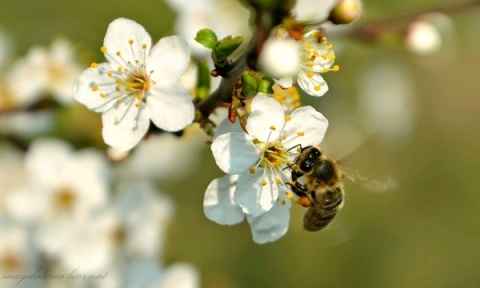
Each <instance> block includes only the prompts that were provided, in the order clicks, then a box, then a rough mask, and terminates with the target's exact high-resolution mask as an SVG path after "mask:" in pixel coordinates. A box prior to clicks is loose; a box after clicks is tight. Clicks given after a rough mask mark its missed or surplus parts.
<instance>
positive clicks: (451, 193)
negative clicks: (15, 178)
mask: <svg viewBox="0 0 480 288" xmlns="http://www.w3.org/2000/svg"><path fill="white" fill-rule="evenodd" d="M457 2H459V0H457V1H434V0H428V1H420V2H419V1H414V0H408V1H400V2H399V1H395V2H391V1H380V0H376V1H364V8H365V17H364V18H363V19H362V21H360V22H359V23H357V24H356V25H361V23H363V22H367V21H372V20H375V19H380V18H385V17H388V16H391V15H396V14H398V13H403V12H406V11H415V10H419V9H423V8H428V7H436V6H438V5H441V4H443V3H457ZM392 3H394V5H393V4H392ZM479 15H480V10H471V11H466V12H464V13H458V14H455V15H453V16H452V21H453V23H454V34H453V37H450V38H449V39H448V41H447V43H446V46H447V47H446V48H442V49H441V50H440V51H439V52H438V53H436V54H434V55H430V56H425V57H419V56H415V55H412V54H410V53H408V52H406V51H405V49H403V47H398V45H395V44H392V43H391V42H388V41H387V42H385V43H365V42H360V41H356V40H351V39H342V38H335V37H332V38H329V40H330V41H331V42H333V43H334V44H335V43H336V41H338V43H339V47H340V49H339V50H336V54H337V60H336V63H337V64H339V65H340V66H341V70H340V71H339V72H337V73H335V74H328V75H327V76H326V77H325V78H326V79H327V81H328V83H329V86H330V89H331V90H330V92H329V93H328V94H327V95H326V96H325V97H323V98H321V99H312V98H306V97H304V99H305V100H306V101H305V103H307V104H311V105H314V106H315V107H316V108H317V109H318V110H319V111H320V112H322V113H324V114H325V115H326V117H327V118H328V119H329V120H330V126H329V131H328V132H327V135H326V139H325V141H324V145H325V147H328V149H329V150H328V151H331V152H330V154H332V155H333V156H334V157H337V158H341V157H342V156H344V155H345V154H348V151H349V150H352V149H354V147H353V146H355V145H353V144H356V145H361V143H365V141H367V142H366V143H367V145H362V146H361V149H359V154H361V155H360V156H359V157H358V159H355V163H354V164H355V165H358V166H359V167H362V169H366V170H368V171H370V170H372V171H380V173H379V175H380V177H383V176H384V174H388V175H393V176H394V177H395V179H396V182H397V187H396V188H395V189H391V190H388V191H385V192H382V193H375V192H372V191H370V190H369V189H367V188H366V187H365V186H364V185H363V184H362V183H361V182H351V181H348V180H346V181H345V186H346V193H347V195H346V204H345V206H344V208H343V210H342V211H341V212H340V213H339V215H338V216H337V218H336V220H335V221H334V223H332V225H331V227H329V229H326V230H324V231H321V232H317V233H309V232H305V231H303V230H302V228H301V219H302V215H303V212H304V210H303V208H302V207H297V206H298V205H294V207H293V208H292V215H291V221H290V223H291V225H290V229H289V232H288V233H287V234H286V235H285V236H284V237H283V238H281V239H280V240H279V241H277V242H275V243H271V244H266V245H256V244H254V243H253V242H252V240H251V236H250V229H249V227H248V225H247V224H246V222H245V223H242V224H240V225H237V226H234V227H223V226H220V225H217V224H215V223H213V222H210V221H209V220H207V219H206V218H205V216H204V214H203V210H202V201H203V194H204V190H205V188H206V187H207V185H208V183H209V182H210V181H211V180H212V179H213V178H215V177H219V176H221V175H223V174H222V172H221V171H220V170H219V169H218V168H217V167H216V165H215V163H214V161H213V159H212V157H211V154H210V153H209V149H208V147H207V146H206V147H205V149H204V153H203V155H202V158H201V161H200V162H199V163H198V166H199V168H198V169H196V171H197V172H195V173H194V174H193V175H190V176H189V177H188V178H187V180H188V181H185V180H181V181H177V182H165V183H160V186H161V187H162V190H163V191H165V192H166V193H168V194H169V195H171V197H172V198H173V199H174V200H175V202H176V206H177V216H176V218H175V221H174V223H173V224H172V225H171V229H170V232H169V239H168V241H167V247H166V259H165V262H166V263H170V262H175V261H181V260H182V261H188V262H190V263H192V264H194V265H195V266H196V267H197V268H198V269H199V271H200V273H201V277H202V287H208V288H210V287H213V288H220V287H390V288H394V287H479V285H480V221H479V219H480V189H479V188H480V177H479V176H478V174H479V172H480V152H479V149H478V148H479V143H480V133H479V132H480V116H479V115H480V114H479V111H480V92H479V91H480V81H479V80H478V77H479V75H480V52H479V51H480V34H479V33H478V27H479V24H480V23H479V21H478V19H479ZM117 17H127V18H131V19H133V20H135V21H137V22H139V23H140V24H142V25H143V26H144V27H145V28H146V30H147V31H149V33H150V34H151V35H152V38H153V39H159V38H160V37H162V36H164V35H168V34H173V20H174V17H175V15H174V13H173V12H171V10H170V9H169V8H168V6H167V5H165V4H164V3H163V2H162V1H160V0H156V1H151V0H150V1H146V0H138V1H133V2H132V1H124V0H104V1H93V0H84V1H54V0H43V1H31V0H17V1H3V3H2V8H1V9H0V25H1V26H3V28H5V29H6V31H7V32H8V33H10V35H11V36H12V38H13V40H14V41H15V43H16V54H17V55H18V56H21V55H23V54H25V53H26V51H27V50H28V48H29V47H31V46H32V45H36V44H41V45H48V44H49V43H50V42H51V40H52V39H53V37H56V36H58V35H62V36H65V37H67V38H68V39H70V40H71V41H73V42H74V43H78V44H80V45H81V46H82V47H83V49H84V50H85V51H92V53H91V54H88V55H87V56H86V57H89V61H93V60H95V61H98V62H101V61H102V60H103V57H102V55H101V53H100V52H99V48H100V46H101V45H102V42H103V37H104V33H105V30H106V27H107V25H108V23H110V22H111V21H112V20H113V19H115V18H117ZM87 63H88V61H87ZM382 63H395V65H399V66H400V67H401V68H402V71H405V73H406V74H407V75H406V76H408V77H409V79H411V80H412V84H413V87H414V89H415V90H414V96H413V97H414V105H415V112H414V115H415V122H414V126H413V130H412V131H411V133H410V134H409V137H408V139H406V140H405V141H402V143H401V144H399V145H397V144H398V143H394V142H392V141H390V140H388V139H385V138H383V137H373V138H370V137H369V136H368V135H370V131H371V129H370V128H369V127H366V126H365V125H364V124H362V123H363V119H361V117H362V115H364V114H363V112H362V111H360V110H359V104H358V98H357V96H358V88H359V81H360V79H362V77H363V75H364V74H365V73H367V71H369V69H371V68H372V67H374V66H375V65H377V64H382ZM392 89H394V87H392ZM82 109H83V108H82ZM88 113H90V112H88ZM345 127H347V128H345ZM352 135H360V137H357V138H355V139H356V140H355V141H351V139H352V138H351V137H353V136H352ZM358 139H360V140H358ZM362 139H363V140H362ZM365 139H366V140H365ZM357 140H358V141H357ZM352 143H353V144H352ZM325 149H327V148H325ZM352 165H353V164H352ZM172 169H175V167H172ZM374 175H375V174H374ZM0 237H1V236H0Z"/></svg>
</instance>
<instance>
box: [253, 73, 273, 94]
mask: <svg viewBox="0 0 480 288" xmlns="http://www.w3.org/2000/svg"><path fill="white" fill-rule="evenodd" d="M273 84H275V81H273V79H272V78H270V77H267V76H265V77H263V78H262V79H261V80H260V81H258V88H257V92H261V93H265V94H273V88H272V86H273Z"/></svg>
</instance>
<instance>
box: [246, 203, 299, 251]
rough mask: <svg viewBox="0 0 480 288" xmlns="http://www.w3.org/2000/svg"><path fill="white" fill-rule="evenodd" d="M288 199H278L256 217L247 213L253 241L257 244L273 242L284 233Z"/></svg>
mask: <svg viewBox="0 0 480 288" xmlns="http://www.w3.org/2000/svg"><path fill="white" fill-rule="evenodd" d="M291 206H292V203H291V202H290V201H288V200H279V201H277V202H276V203H275V205H274V206H273V207H272V209H270V210H269V211H268V212H265V213H263V214H262V215H260V216H258V217H253V216H252V215H248V214H247V221H248V223H249V224H250V229H251V230H252V237H253V241H254V242H255V243H258V244H265V243H267V242H273V241H276V240H278V239H279V238H280V237H282V236H283V235H285V233H286V232H287V231H288V225H289V222H290V207H291Z"/></svg>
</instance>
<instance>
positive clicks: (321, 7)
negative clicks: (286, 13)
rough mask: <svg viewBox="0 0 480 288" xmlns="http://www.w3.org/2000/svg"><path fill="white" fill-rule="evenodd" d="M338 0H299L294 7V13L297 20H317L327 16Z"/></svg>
mask: <svg viewBox="0 0 480 288" xmlns="http://www.w3.org/2000/svg"><path fill="white" fill-rule="evenodd" d="M336 2H337V0H324V1H321V2H319V1H316V0H297V1H296V3H295V6H294V7H293V9H292V14H293V15H294V16H295V17H296V18H297V20H302V21H306V20H315V19H324V18H327V16H328V14H329V13H330V10H331V9H332V8H333V6H334V5H335V3H336Z"/></svg>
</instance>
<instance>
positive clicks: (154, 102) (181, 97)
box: [147, 83, 195, 131]
mask: <svg viewBox="0 0 480 288" xmlns="http://www.w3.org/2000/svg"><path fill="white" fill-rule="evenodd" d="M147 106H148V107H149V109H150V110H151V117H152V121H153V123H155V125H156V126H157V127H158V128H160V129H163V130H166V131H178V130H182V129H183V128H185V127H187V126H188V125H190V124H191V123H192V121H193V116H194V110H195V108H194V107H193V103H192V100H191V99H190V95H189V94H188V92H187V90H185V88H183V86H182V85H180V84H177V83H165V84H163V83H157V84H155V85H154V86H153V87H152V88H151V90H150V91H149V95H148V96H147Z"/></svg>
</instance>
